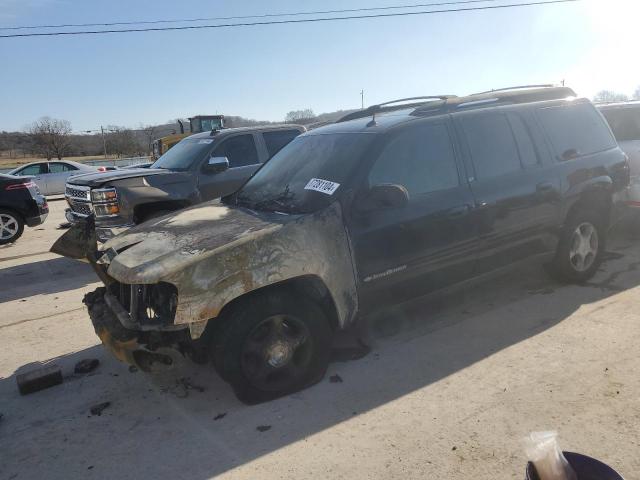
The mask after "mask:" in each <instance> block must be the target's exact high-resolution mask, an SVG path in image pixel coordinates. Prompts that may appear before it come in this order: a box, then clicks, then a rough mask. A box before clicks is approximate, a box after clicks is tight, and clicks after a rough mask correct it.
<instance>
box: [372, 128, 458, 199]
mask: <svg viewBox="0 0 640 480" xmlns="http://www.w3.org/2000/svg"><path fill="white" fill-rule="evenodd" d="M381 183H394V184H397V185H402V186H404V187H405V188H406V189H407V191H408V192H409V194H410V195H419V194H422V193H429V192H437V191H439V190H446V189H449V188H454V187H457V186H458V185H459V180H458V167H457V166H456V161H455V155H454V152H453V146H452V144H451V138H450V137H449V131H448V129H447V127H446V125H444V124H434V123H430V124H427V125H421V126H420V127H416V128H411V129H408V130H405V131H403V132H400V133H399V134H397V135H395V136H394V137H392V138H391V140H390V141H389V142H388V143H387V144H386V146H385V147H384V148H383V150H382V153H381V154H380V156H379V157H378V159H377V160H376V163H375V164H374V165H373V167H372V168H371V171H370V172H369V185H378V184H381Z"/></svg>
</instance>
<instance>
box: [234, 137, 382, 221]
mask: <svg viewBox="0 0 640 480" xmlns="http://www.w3.org/2000/svg"><path fill="white" fill-rule="evenodd" d="M374 137H375V135H372V134H363V133H338V134H324V135H323V134H317V135H305V136H302V137H298V138H296V139H295V140H293V141H292V142H291V143H289V144H288V145H287V146H286V147H284V148H283V149H282V150H280V151H279V152H278V153H277V154H276V155H275V156H274V157H273V158H272V159H271V160H269V161H268V162H267V163H266V164H265V165H264V167H262V168H261V169H260V170H258V172H257V173H256V174H255V175H254V176H253V177H252V178H251V179H250V180H249V181H248V182H247V183H246V184H245V186H244V187H243V188H242V189H241V190H240V191H239V192H238V195H237V197H236V202H237V204H238V205H241V206H245V207H247V208H251V209H254V210H270V211H278V212H283V213H308V212H314V211H316V210H319V209H321V208H324V207H326V206H327V205H329V204H330V203H331V202H332V201H333V200H334V199H335V198H336V197H337V196H338V195H340V194H341V193H342V191H343V190H344V188H345V186H346V185H345V183H346V182H347V181H348V179H349V177H350V175H351V173H352V172H353V170H354V168H355V166H356V165H357V164H358V162H359V161H360V159H361V158H362V156H363V153H364V151H365V150H366V149H367V147H368V146H369V145H370V143H371V142H372V141H373V139H374Z"/></svg>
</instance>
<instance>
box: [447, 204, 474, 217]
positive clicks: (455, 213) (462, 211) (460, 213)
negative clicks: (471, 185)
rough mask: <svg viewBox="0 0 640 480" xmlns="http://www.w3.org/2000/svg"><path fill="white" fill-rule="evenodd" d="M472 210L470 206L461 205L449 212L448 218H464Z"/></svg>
mask: <svg viewBox="0 0 640 480" xmlns="http://www.w3.org/2000/svg"><path fill="white" fill-rule="evenodd" d="M470 210H471V207H470V206H469V205H460V206H458V207H453V208H451V209H449V210H447V216H448V217H449V218H459V217H464V216H465V215H466V214H468V213H469V211H470Z"/></svg>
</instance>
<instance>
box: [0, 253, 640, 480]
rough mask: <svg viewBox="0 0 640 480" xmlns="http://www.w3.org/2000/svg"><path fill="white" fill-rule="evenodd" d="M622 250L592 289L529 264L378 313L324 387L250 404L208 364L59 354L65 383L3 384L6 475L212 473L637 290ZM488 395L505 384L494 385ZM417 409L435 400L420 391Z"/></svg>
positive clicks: (0, 445)
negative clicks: (140, 368) (83, 370)
mask: <svg viewBox="0 0 640 480" xmlns="http://www.w3.org/2000/svg"><path fill="white" fill-rule="evenodd" d="M629 248H630V247H629ZM618 252H621V253H616V254H612V255H609V261H608V262H607V264H606V265H605V267H604V268H603V271H602V272H600V273H599V274H598V275H597V276H596V278H595V280H594V281H593V282H590V284H589V285H586V286H562V285H558V284H556V283H553V282H550V281H549V280H548V278H547V277H546V275H545V274H544V273H543V272H542V271H541V269H540V268H539V267H537V266H530V267H523V268H521V269H519V270H518V271H517V273H513V272H511V273H510V274H504V275H502V276H498V277H496V278H493V279H491V280H490V281H485V282H484V283H482V284H479V285H471V286H467V287H465V288H463V289H459V290H456V291H454V292H453V293H449V294H447V295H445V296H440V297H438V299H431V300H429V299H427V300H423V301H420V302H414V303H413V304H412V305H409V306H405V307H403V308H396V309H394V310H393V311H390V312H381V313H379V314H378V315H376V316H375V317H374V318H370V319H368V325H369V327H370V328H369V329H368V331H369V338H368V341H369V342H370V343H371V344H372V345H373V350H372V352H371V353H370V354H369V355H367V356H366V357H364V358H362V359H360V360H357V361H353V362H346V363H345V362H334V363H333V364H332V365H331V367H330V369H329V372H328V373H327V376H326V377H325V379H324V380H323V381H322V382H320V383H319V384H318V385H315V386H314V387H311V388H309V389H307V390H305V391H303V392H300V393H298V394H295V395H291V396H288V397H286V398H282V399H279V400H276V401H273V402H270V403H267V404H263V405H258V406H252V407H248V406H245V405H242V404H241V403H239V402H238V401H237V400H236V399H235V397H234V396H233V393H232V392H231V390H230V389H229V387H228V386H227V385H226V384H224V383H223V382H222V381H221V380H220V379H219V378H218V377H217V376H216V375H215V374H214V373H213V371H212V369H211V368H208V367H200V366H199V367H196V366H193V365H191V364H189V363H187V362H186V361H185V362H184V363H182V362H181V363H179V364H177V365H174V367H173V368H172V369H171V370H169V371H166V372H163V373H159V374H154V375H148V374H143V373H141V372H135V373H131V372H130V371H129V370H128V368H127V367H126V366H124V365H123V364H120V363H118V362H117V361H116V360H114V359H113V358H112V357H111V356H110V355H109V354H108V353H106V352H105V351H104V349H103V348H102V347H101V346H96V347H92V348H89V349H86V350H83V351H79V352H76V353H73V354H70V355H67V356H63V357H58V358H55V359H53V360H52V361H53V362H55V363H58V364H59V365H61V366H62V368H63V371H64V372H65V375H66V379H65V382H64V384H63V385H61V386H56V387H53V388H51V389H48V390H45V391H42V392H38V393H35V394H33V395H30V396H26V397H22V398H20V397H19V395H18V393H17V390H16V387H15V374H14V375H12V376H11V377H9V378H6V379H3V380H0V398H3V399H5V400H6V401H7V404H6V405H11V406H10V407H8V408H7V406H6V405H5V407H3V408H4V409H5V410H4V411H3V412H1V413H3V414H4V419H3V420H2V422H3V424H0V428H1V429H2V430H3V435H2V437H1V438H0V451H2V452H3V458H4V459H5V460H3V463H5V465H4V469H5V472H6V474H7V478H14V477H12V476H11V475H14V474H16V475H18V474H19V478H31V477H34V476H35V475H34V474H33V472H34V471H36V472H37V471H42V468H44V467H43V465H46V471H47V472H48V478H65V479H66V478H75V477H77V476H80V475H82V476H84V475H87V474H88V473H89V472H87V470H88V469H90V470H91V472H90V473H91V475H94V476H96V475H97V477H98V478H154V479H175V478H189V479H197V480H201V479H202V480H204V479H208V478H212V477H215V476H216V475H219V474H221V473H223V472H227V471H229V470H231V469H233V468H235V467H237V466H240V465H244V464H247V463H249V462H251V461H252V460H255V459H256V458H259V457H261V456H263V455H265V454H268V453H269V452H272V451H275V450H278V449H280V448H282V447H285V446H287V445H289V444H292V443H294V442H298V441H306V440H307V439H308V438H309V437H310V436H312V435H313V434H315V433H318V432H320V431H322V430H325V429H327V428H330V427H332V426H334V425H337V424H339V423H341V422H345V421H349V420H352V419H355V418H357V416H358V415H360V414H362V413H364V412H367V411H369V410H372V409H375V408H377V407H379V406H381V405H384V404H386V403H387V402H390V401H393V400H395V399H398V398H400V397H402V396H404V395H407V394H410V393H411V392H414V391H416V390H418V389H422V388H424V387H425V386H428V385H430V384H433V383H434V382H438V381H439V380H442V379H444V378H445V377H447V376H449V375H451V374H453V373H455V372H457V371H459V370H462V369H464V368H466V367H468V366H470V365H472V364H474V363H476V362H478V361H481V360H482V359H484V358H487V357H489V356H491V355H493V354H494V353H496V352H499V351H500V350H502V349H505V348H507V347H509V346H511V345H514V344H516V343H518V342H522V341H523V340H526V339H527V338H530V337H533V336H535V335H538V334H539V333H541V332H543V331H545V330H547V329H549V328H552V327H553V326H554V325H556V324H557V323H559V322H562V321H563V320H564V319H566V318H567V317H569V316H570V315H572V314H574V313H575V312H576V311H577V309H578V308H580V307H581V306H583V305H585V304H589V303H593V302H596V301H599V300H602V299H604V298H607V297H609V296H611V295H614V294H615V293H617V292H620V291H622V290H626V289H630V288H633V287H636V286H637V285H640V271H637V268H638V265H640V261H638V260H640V257H638V258H632V257H631V255H629V256H627V255H626V254H625V252H624V249H622V251H621V250H618ZM559 355H561V354H559ZM85 358H98V359H99V360H100V362H101V365H100V367H99V368H98V369H97V370H96V371H95V372H94V373H93V374H89V375H73V374H72V371H73V365H74V364H75V363H76V362H77V361H79V360H82V359H85ZM567 361H568V362H570V361H571V359H567ZM562 363H563V362H561V361H560V362H557V364H558V366H557V367H554V366H553V365H550V367H549V368H562V367H561V365H562ZM31 367H33V365H28V366H25V367H22V368H20V369H19V371H18V372H20V371H24V370H27V369H29V368H31ZM18 372H16V373H18ZM523 374H524V375H526V372H523ZM494 387H495V388H500V389H501V388H502V385H494V386H488V388H494ZM424 401H425V402H436V401H443V399H442V398H439V399H436V398H433V399H430V398H429V394H428V393H426V394H425V400H424ZM103 402H110V405H109V406H108V407H107V408H105V410H104V411H103V412H102V414H101V415H91V414H90V413H89V412H90V408H91V407H92V406H93V405H96V404H100V403H103ZM311 448H313V447H311V445H310V446H309V449H311ZM309 455H313V452H312V451H311V450H310V451H309ZM336 461H337V460H336ZM283 468H284V466H283ZM32 469H33V470H32ZM263 473H264V474H263V475H259V476H261V477H266V476H269V474H270V473H271V474H275V473H277V472H263Z"/></svg>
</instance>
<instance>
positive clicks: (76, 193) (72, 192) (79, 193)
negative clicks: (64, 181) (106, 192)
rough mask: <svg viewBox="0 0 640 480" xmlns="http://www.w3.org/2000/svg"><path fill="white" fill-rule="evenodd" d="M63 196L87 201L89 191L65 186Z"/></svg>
mask: <svg viewBox="0 0 640 480" xmlns="http://www.w3.org/2000/svg"><path fill="white" fill-rule="evenodd" d="M65 196H66V197H71V198H77V199H80V200H86V201H89V189H86V190H85V189H82V190H80V189H79V188H76V187H72V186H70V185H67V186H66V188H65Z"/></svg>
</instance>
